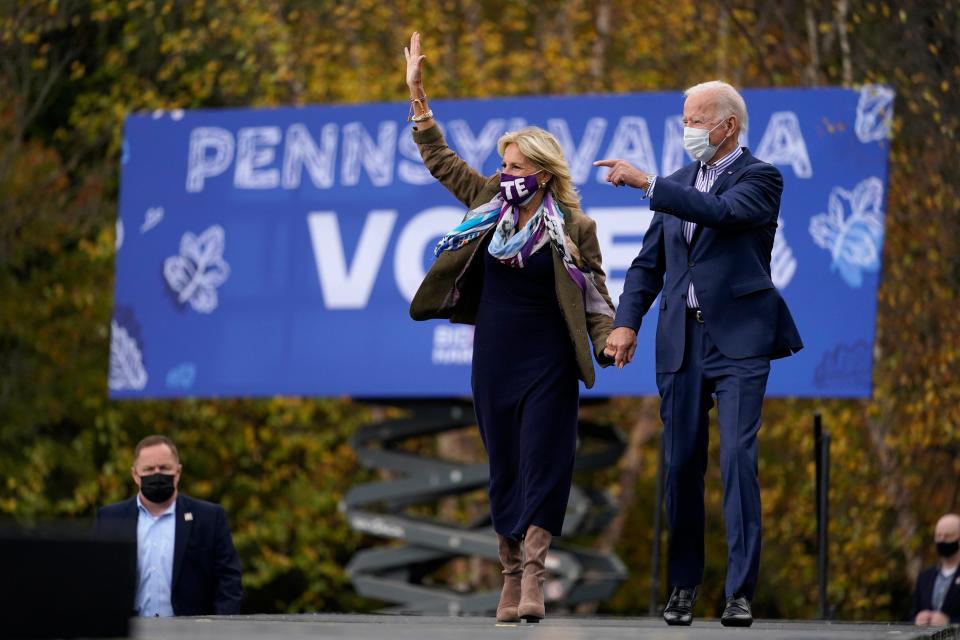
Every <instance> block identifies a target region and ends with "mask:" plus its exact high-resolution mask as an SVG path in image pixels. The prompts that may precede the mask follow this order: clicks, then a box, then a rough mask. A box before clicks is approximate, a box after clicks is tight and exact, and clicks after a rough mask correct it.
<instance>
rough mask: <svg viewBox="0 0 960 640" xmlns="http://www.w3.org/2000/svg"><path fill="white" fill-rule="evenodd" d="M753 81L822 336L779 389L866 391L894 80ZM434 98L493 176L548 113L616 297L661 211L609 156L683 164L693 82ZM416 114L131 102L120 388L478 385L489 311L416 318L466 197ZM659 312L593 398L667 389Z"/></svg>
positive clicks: (114, 384) (376, 108)
mask: <svg viewBox="0 0 960 640" xmlns="http://www.w3.org/2000/svg"><path fill="white" fill-rule="evenodd" d="M743 95H744V98H745V99H746V101H747V106H748V109H749V116H750V117H749V128H748V132H747V134H745V135H744V136H743V137H742V143H743V144H745V145H747V146H749V147H750V148H751V150H752V151H753V153H754V154H755V155H757V156H758V157H760V158H761V159H764V160H766V161H768V162H771V163H773V164H774V165H776V166H777V167H778V168H779V169H780V171H781V172H782V173H783V177H784V193H783V202H782V208H781V212H780V227H779V229H778V232H777V236H776V243H775V245H774V249H773V260H772V276H773V280H774V283H775V284H776V285H777V287H778V288H779V289H780V290H781V292H782V293H783V296H784V297H785V299H786V301H787V303H788V304H789V306H790V309H791V311H792V312H793V315H794V318H795V320H796V322H797V325H798V326H799V328H800V332H801V335H802V337H803V340H804V342H805V344H806V348H805V349H804V350H803V351H801V352H800V353H799V354H797V355H795V356H793V357H791V358H787V359H784V360H778V361H775V362H774V363H773V367H772V369H773V371H772V374H771V376H770V382H769V393H770V394H771V395H777V396H831V397H860V396H867V395H869V394H870V392H871V372H872V355H873V354H872V350H873V340H874V328H875V316H876V298H877V286H878V281H879V277H880V258H881V250H882V246H883V234H884V203H885V199H886V198H885V195H886V193H885V192H886V183H887V155H888V149H889V144H890V143H889V135H890V121H891V117H892V102H893V92H892V91H891V90H890V89H888V88H886V87H882V86H867V87H864V88H863V89H861V90H847V89H781V90H747V91H744V92H743ZM432 106H433V109H434V111H435V112H436V114H437V118H438V119H439V123H440V125H441V126H442V127H443V129H444V131H445V133H446V137H447V140H448V142H449V144H450V146H451V147H452V148H453V149H454V150H455V151H456V152H457V153H458V154H459V155H460V156H461V157H462V158H464V159H465V160H466V161H467V162H469V163H470V164H471V165H472V166H474V167H476V168H477V169H478V170H480V171H481V172H482V173H484V174H485V175H490V174H492V173H494V172H495V171H496V170H497V169H498V167H499V163H500V158H499V156H498V154H497V151H496V142H497V139H498V138H499V136H500V135H501V134H502V133H503V132H505V131H507V130H511V129H516V128H518V127H521V126H524V125H526V124H533V125H538V126H541V127H544V128H546V129H548V130H549V131H551V132H553V133H554V134H555V135H556V136H557V138H558V139H559V140H560V142H561V144H562V145H563V147H564V151H565V154H566V156H567V159H568V161H569V163H570V166H571V170H572V174H573V177H574V181H575V182H576V184H577V186H578V188H579V190H580V193H581V195H582V198H583V206H584V209H585V211H586V212H587V213H588V214H589V215H590V216H592V217H593V218H594V219H596V221H597V225H598V234H599V241H600V246H601V249H602V251H603V258H604V260H603V266H604V268H605V270H606V272H607V276H608V283H609V288H610V291H611V295H612V296H613V299H614V301H616V300H617V298H618V296H619V293H620V291H621V290H622V287H623V278H624V274H625V272H626V269H627V267H628V266H629V264H630V262H631V260H632V259H633V258H634V257H635V256H636V254H637V252H638V251H639V249H640V246H641V242H642V238H643V233H644V231H645V230H646V228H647V225H648V224H649V222H650V219H651V217H652V213H651V211H650V210H649V208H648V206H647V201H645V200H643V199H641V197H640V192H639V191H637V190H634V189H615V188H613V187H611V186H610V185H609V184H608V183H606V182H605V181H604V176H605V169H598V168H595V167H593V165H592V163H593V161H594V160H597V159H600V158H610V157H619V158H624V159H627V160H629V161H630V162H632V163H633V164H635V165H637V166H639V167H641V168H642V169H644V170H646V171H649V172H652V173H656V174H658V175H668V174H670V173H672V172H674V171H676V170H677V169H679V168H680V167H681V166H683V165H684V164H685V163H687V162H688V161H689V160H688V158H687V157H686V154H685V152H684V150H683V145H682V140H683V126H682V124H681V122H680V117H681V112H682V107H683V96H682V95H681V94H680V93H676V92H665V93H636V94H626V95H608V96H583V97H527V98H510V99H507V98H504V99H487V100H435V101H433V102H432ZM406 112H407V106H406V105H405V104H402V103H393V104H367V105H342V106H311V107H296V108H277V109H235V110H197V111H179V110H178V111H170V112H155V113H152V114H137V115H131V116H130V117H129V118H128V119H127V122H126V128H125V133H124V144H123V157H122V177H121V186H120V207H119V208H120V213H119V219H118V222H117V278H116V302H115V313H114V317H113V321H112V326H111V328H112V332H111V335H112V339H111V350H110V372H109V388H110V392H111V395H112V396H113V397H115V398H138V397H173V396H246V395H255V396H262V395H274V394H282V395H322V396H330V395H350V396H358V397H405V396H465V395H469V394H470V360H471V351H472V340H473V329H472V327H470V326H464V325H453V324H450V323H448V322H446V321H433V322H423V323H418V322H414V321H412V320H410V318H409V316H408V311H407V310H408V305H409V301H410V299H411V297H412V296H413V294H414V292H415V291H416V289H417V286H418V285H419V284H420V281H421V280H422V278H423V275H424V273H425V272H426V270H427V268H428V267H429V265H430V262H431V261H432V259H433V247H434V245H435V244H436V242H437V240H438V239H439V238H440V236H441V235H442V234H443V233H444V232H446V231H448V230H449V229H450V228H452V227H453V226H455V225H456V224H457V223H458V222H459V221H460V219H461V217H462V215H463V213H464V211H465V209H464V206H463V205H462V204H461V203H459V202H457V201H456V200H455V199H454V198H453V196H451V195H450V194H449V193H448V192H447V191H446V190H445V189H444V188H443V187H442V186H441V185H440V184H439V183H437V182H436V181H435V180H434V179H433V178H432V177H431V176H430V175H429V173H427V171H426V170H425V168H424V166H423V164H422V162H421V160H420V156H419V153H418V151H417V147H416V145H415V144H414V143H413V140H412V139H411V135H410V132H409V129H410V125H409V124H407V123H406V122H405V120H404V118H405V116H406ZM655 325H656V305H655V306H654V307H653V310H652V311H651V312H650V313H648V314H647V316H646V318H645V320H644V324H643V327H642V329H641V331H640V336H639V350H638V352H637V356H636V359H635V362H634V364H632V365H630V366H629V367H627V368H626V369H624V370H615V369H613V368H610V369H607V370H604V371H602V372H601V373H600V375H599V377H598V380H597V384H596V386H595V387H594V388H593V389H592V390H590V391H589V392H588V393H589V394H591V395H600V396H606V395H648V394H653V393H656V387H655V380H654V369H653V360H654V348H653V345H654V328H655ZM505 329H508V328H505ZM531 339H536V337H535V336H531ZM504 357H510V354H504Z"/></svg>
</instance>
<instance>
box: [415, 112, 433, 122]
mask: <svg viewBox="0 0 960 640" xmlns="http://www.w3.org/2000/svg"><path fill="white" fill-rule="evenodd" d="M432 117H433V109H428V110H427V112H426V113H421V114H420V115H418V116H413V117H412V118H410V121H411V122H423V121H424V120H429V119H431V118H432Z"/></svg>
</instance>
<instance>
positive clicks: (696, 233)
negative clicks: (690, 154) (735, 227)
mask: <svg viewBox="0 0 960 640" xmlns="http://www.w3.org/2000/svg"><path fill="white" fill-rule="evenodd" d="M751 158H753V156H751V155H750V152H749V151H747V150H746V149H744V150H743V153H741V154H740V157H739V158H737V159H736V160H734V161H733V164H731V165H730V166H729V167H727V170H726V171H724V172H723V173H721V174H720V175H719V176H717V179H716V180H714V182H713V186H712V187H710V191H708V192H707V193H709V194H711V195H719V194H720V193H721V192H722V191H723V190H724V189H726V187H727V184H728V183H730V181H732V180H733V179H734V178H736V176H737V174H739V173H740V172H741V171H743V170H744V169H746V168H747V165H748V164H750V159H751ZM702 230H703V225H702V224H698V225H697V226H696V228H694V230H693V238H691V239H690V246H691V247H693V245H695V244H696V243H697V238H699V237H700V232H701V231H702Z"/></svg>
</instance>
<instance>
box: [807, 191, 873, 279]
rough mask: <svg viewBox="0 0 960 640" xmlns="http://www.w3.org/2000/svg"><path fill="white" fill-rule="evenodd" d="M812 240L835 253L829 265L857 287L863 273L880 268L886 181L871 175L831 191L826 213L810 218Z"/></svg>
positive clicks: (832, 253)
mask: <svg viewBox="0 0 960 640" xmlns="http://www.w3.org/2000/svg"><path fill="white" fill-rule="evenodd" d="M810 235H811V237H812V238H813V241H814V242H815V243H816V244H817V246H819V247H820V248H822V249H826V250H827V251H829V252H830V254H831V255H832V256H833V261H832V262H831V263H830V268H831V269H833V270H834V271H838V272H839V273H840V277H842V278H843V280H844V282H846V283H847V284H848V285H850V286H851V287H854V288H859V287H860V285H861V284H863V272H864V271H867V272H876V271H877V270H879V269H880V247H881V246H882V242H883V182H882V181H881V180H880V179H879V178H875V177H870V178H867V179H866V180H863V181H861V182H860V183H858V184H857V186H856V187H854V188H853V190H852V191H847V190H846V189H843V188H842V187H834V188H833V189H832V190H831V191H830V197H829V200H828V203H827V212H826V213H818V214H817V215H815V216H813V217H812V218H811V219H810Z"/></svg>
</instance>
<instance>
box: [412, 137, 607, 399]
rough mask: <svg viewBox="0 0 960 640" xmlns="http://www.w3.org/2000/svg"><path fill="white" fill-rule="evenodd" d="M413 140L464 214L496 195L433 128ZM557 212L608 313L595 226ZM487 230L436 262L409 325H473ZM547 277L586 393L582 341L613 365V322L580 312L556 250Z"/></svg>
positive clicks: (590, 379)
mask: <svg viewBox="0 0 960 640" xmlns="http://www.w3.org/2000/svg"><path fill="white" fill-rule="evenodd" d="M413 139H414V141H415V142H416V143H417V145H418V146H419V147H420V155H421V156H422V157H423V163H424V165H425V166H426V167H427V169H428V170H429V171H430V173H431V174H432V175H433V177H435V178H436V179H437V180H439V181H440V183H441V184H442V185H443V186H444V187H446V188H447V190H448V191H450V193H452V194H453V195H454V196H455V197H456V198H457V199H458V200H459V201H460V202H462V203H463V204H464V205H465V206H466V207H467V208H468V210H469V209H474V208H476V207H478V206H480V205H482V204H485V203H487V202H489V201H490V200H492V199H493V197H494V196H495V195H496V194H497V192H498V191H499V190H500V178H499V176H498V175H497V174H494V175H493V176H490V177H489V178H485V177H484V176H482V175H480V174H479V173H477V172H476V171H474V170H473V168H471V167H470V165H468V164H467V163H466V162H464V161H463V160H461V159H460V157H459V156H457V154H455V153H454V152H453V150H452V149H450V147H448V146H447V143H446V141H445V140H444V139H443V133H441V131H440V129H439V127H436V126H433V127H430V128H429V129H426V130H424V131H419V130H417V129H414V130H413ZM562 211H563V226H564V231H565V232H566V234H567V235H568V236H569V237H570V240H571V241H572V244H573V246H574V247H575V249H574V256H573V257H574V259H575V260H576V261H577V264H578V266H580V267H586V268H588V269H590V270H591V271H592V272H593V274H594V283H595V284H596V285H597V290H598V291H599V292H600V295H601V296H603V299H604V300H606V301H607V304H609V305H610V309H611V310H613V308H614V306H613V303H612V302H611V301H610V294H609V293H607V284H606V278H605V276H604V273H603V268H602V267H601V256H600V244H599V243H598V242H597V223H596V222H594V221H593V219H591V218H589V217H587V215H586V214H584V213H583V212H582V211H580V210H574V211H566V210H562ZM492 231H493V229H492V228H491V229H489V230H488V231H487V232H486V233H485V234H484V235H483V236H481V237H480V238H477V239H476V240H473V241H471V242H470V243H469V244H467V245H465V246H463V247H461V248H460V249H457V250H456V251H444V252H443V253H441V254H440V255H439V256H438V257H437V259H436V260H435V261H434V263H433V265H431V267H430V270H429V271H428V272H427V275H426V277H425V278H424V279H423V282H422V283H421V284H420V288H419V289H418V290H417V293H416V295H415V296H414V297H413V301H412V302H411V303H410V317H412V318H413V319H414V320H431V319H435V318H449V319H450V321H451V322H457V323H462V324H474V323H475V322H476V317H477V307H478V305H479V304H480V291H481V285H482V278H483V266H482V264H483V262H482V260H481V259H475V258H476V254H477V249H478V248H479V247H481V246H484V245H485V244H486V243H485V242H484V240H485V239H486V238H487V237H488V236H489V234H490V233H491V232H492ZM550 246H553V245H552V244H551V245H550ZM577 254H579V255H577ZM553 273H554V281H555V282H556V291H557V300H558V301H559V302H560V309H561V310H562V311H563V317H564V319H565V320H566V324H567V330H568V331H569V332H570V341H571V342H572V343H573V346H574V352H575V354H576V359H577V366H578V367H579V369H580V378H581V379H582V380H583V382H584V385H586V387H587V388H588V389H589V388H590V387H592V386H593V383H594V381H595V379H596V374H595V372H594V370H593V359H592V358H591V355H590V344H589V342H588V341H587V336H588V335H589V336H590V340H591V341H592V342H593V354H594V356H595V357H596V359H597V362H598V363H599V364H600V366H602V367H606V366H608V365H610V364H612V363H613V360H612V359H611V358H608V357H607V356H605V355H604V353H603V350H604V348H605V347H606V345H607V335H609V333H610V328H611V326H612V325H613V318H612V317H610V316H605V315H603V314H601V313H586V312H585V310H584V308H583V294H582V293H581V292H580V289H579V288H578V287H577V285H576V284H575V283H574V282H573V280H572V279H571V278H570V276H569V274H568V273H567V270H566V268H565V267H564V266H563V258H561V256H560V254H558V253H557V251H556V249H554V250H553Z"/></svg>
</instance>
